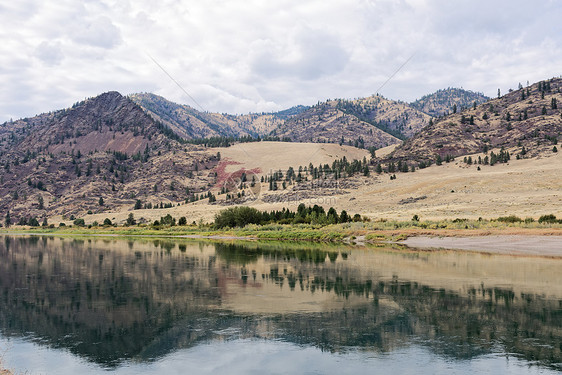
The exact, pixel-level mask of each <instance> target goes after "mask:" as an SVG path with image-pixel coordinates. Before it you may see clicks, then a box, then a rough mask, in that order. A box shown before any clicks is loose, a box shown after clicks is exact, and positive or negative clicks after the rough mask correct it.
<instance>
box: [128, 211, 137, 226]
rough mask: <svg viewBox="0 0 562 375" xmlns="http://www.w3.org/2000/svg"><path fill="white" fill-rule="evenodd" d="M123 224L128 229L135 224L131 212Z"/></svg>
mask: <svg viewBox="0 0 562 375" xmlns="http://www.w3.org/2000/svg"><path fill="white" fill-rule="evenodd" d="M125 224H126V225H127V226H129V227H132V226H133V225H136V224H137V221H136V220H135V216H134V215H133V213H132V212H131V213H130V214H129V216H128V217H127V221H126V222H125Z"/></svg>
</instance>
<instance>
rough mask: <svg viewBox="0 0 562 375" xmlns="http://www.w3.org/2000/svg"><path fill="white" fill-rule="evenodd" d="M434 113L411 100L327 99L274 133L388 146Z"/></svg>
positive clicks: (302, 138) (310, 139) (301, 139)
mask: <svg viewBox="0 0 562 375" xmlns="http://www.w3.org/2000/svg"><path fill="white" fill-rule="evenodd" d="M430 119H431V117H430V116H428V115H427V114H425V113H422V112H419V111H417V110H415V109H413V108H411V107H410V106H409V105H408V104H405V103H401V102H396V101H392V100H388V99H385V98H383V97H381V96H371V97H368V98H362V99H356V100H344V99H337V100H328V101H326V102H322V103H318V104H317V105H315V106H313V107H311V108H309V109H308V110H306V111H304V112H301V113H300V114H298V115H297V116H294V117H292V118H290V119H288V120H286V121H285V122H284V123H283V124H281V125H279V127H278V128H277V129H275V130H274V131H273V132H272V133H271V134H272V135H274V136H278V137H280V138H290V139H291V140H293V141H297V142H328V143H343V144H348V145H355V146H359V147H375V148H380V147H385V146H388V145H392V144H397V143H400V142H401V139H404V138H407V137H411V136H413V135H414V134H415V133H416V132H417V131H418V130H419V129H421V128H422V127H423V126H425V125H427V124H429V121H430Z"/></svg>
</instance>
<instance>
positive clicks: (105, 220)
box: [103, 217, 113, 226]
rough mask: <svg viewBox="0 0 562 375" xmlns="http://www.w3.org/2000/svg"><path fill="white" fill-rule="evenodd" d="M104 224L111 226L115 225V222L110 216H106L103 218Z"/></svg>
mask: <svg viewBox="0 0 562 375" xmlns="http://www.w3.org/2000/svg"><path fill="white" fill-rule="evenodd" d="M103 225H107V226H110V225H113V223H112V222H111V220H109V218H107V217H106V218H105V219H104V220H103Z"/></svg>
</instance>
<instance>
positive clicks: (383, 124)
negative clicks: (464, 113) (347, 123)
mask: <svg viewBox="0 0 562 375" xmlns="http://www.w3.org/2000/svg"><path fill="white" fill-rule="evenodd" d="M337 108H338V109H339V110H340V111H342V112H343V113H346V114H350V115H353V116H355V117H357V118H358V119H360V120H361V121H364V122H367V123H369V124H371V125H374V126H375V127H377V128H379V129H381V130H383V131H385V132H387V133H389V134H392V135H394V136H396V137H398V138H400V139H403V138H410V137H412V136H413V135H414V134H416V133H417V132H418V131H419V130H420V129H421V128H423V127H424V126H426V125H427V124H429V120H430V118H431V116H428V115H427V114H425V113H423V112H420V111H418V110H416V109H414V108H412V107H411V106H410V105H408V104H406V103H402V102H400V101H395V100H389V99H385V98H383V97H382V96H379V95H373V96H370V97H367V98H361V99H356V100H338V101H337Z"/></svg>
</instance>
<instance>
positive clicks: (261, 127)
mask: <svg viewBox="0 0 562 375" xmlns="http://www.w3.org/2000/svg"><path fill="white" fill-rule="evenodd" d="M129 98H130V99H131V100H133V101H134V102H135V103H137V104H138V105H139V106H141V107H142V108H143V109H144V110H145V111H146V112H147V113H148V114H149V115H150V116H151V117H153V118H154V119H156V120H158V121H160V122H162V123H163V124H165V125H166V126H168V127H169V128H170V129H172V130H174V132H176V133H177V134H178V135H180V136H181V137H183V138H185V139H194V138H209V137H220V136H222V137H241V136H252V137H257V136H264V135H267V134H269V133H270V132H271V131H272V130H273V129H274V128H276V127H277V126H278V125H280V124H282V123H283V122H284V121H285V120H286V119H287V118H290V117H292V116H294V115H296V114H298V113H300V112H302V111H303V110H305V109H306V108H307V107H304V106H297V107H293V108H290V109H287V110H284V111H281V112H277V113H261V114H256V113H250V114H246V115H229V114H221V113H210V112H200V111H197V110H196V109H194V108H191V107H190V106H188V105H182V104H177V103H174V102H171V101H169V100H167V99H165V98H163V97H161V96H158V95H155V94H150V93H141V94H132V95H130V96H129Z"/></svg>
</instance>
